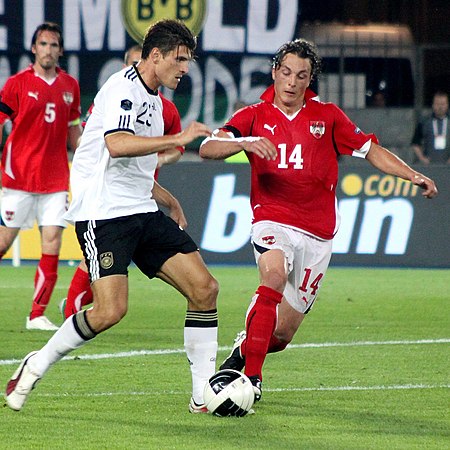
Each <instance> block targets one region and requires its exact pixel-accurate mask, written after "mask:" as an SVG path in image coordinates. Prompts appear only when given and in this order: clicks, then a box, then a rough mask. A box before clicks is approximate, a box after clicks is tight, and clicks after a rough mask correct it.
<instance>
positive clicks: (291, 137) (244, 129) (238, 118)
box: [200, 39, 437, 398]
mask: <svg viewBox="0 0 450 450" xmlns="http://www.w3.org/2000/svg"><path fill="white" fill-rule="evenodd" d="M320 65H321V61H320V57H319V56H318V54H317V52H316V48H315V46H314V45H313V44H312V43H310V42H307V41H305V40H302V39H298V40H295V41H292V42H288V43H286V44H285V45H283V46H282V47H281V48H280V49H279V51H278V52H277V54H276V55H275V57H274V60H273V67H272V78H273V80H274V83H273V85H272V86H270V87H269V88H268V89H267V90H266V91H265V92H264V93H263V95H262V96H261V100H262V102H261V103H258V104H256V105H251V106H248V107H245V108H243V109H241V110H239V111H237V112H236V113H235V114H234V115H233V117H232V118H231V119H230V120H229V121H228V122H227V123H226V124H225V125H224V126H223V127H222V128H220V129H219V130H216V131H215V132H214V134H213V136H212V137H210V138H207V139H205V140H204V141H203V144H202V146H201V149H200V155H201V156H202V157H204V158H213V159H223V158H226V157H228V156H230V155H233V154H236V153H238V152H240V151H242V150H244V151H245V152H246V154H247V157H248V159H249V161H250V165H251V206H252V210H253V226H252V244H253V247H254V253H255V258H256V261H257V264H258V268H259V275H260V286H259V287H258V288H257V290H256V294H255V296H254V297H253V299H252V302H251V304H250V306H249V308H248V310H247V316H246V331H245V332H241V333H239V334H238V337H237V339H236V341H235V345H234V347H233V350H232V353H231V354H230V356H229V357H228V358H227V359H226V360H225V362H224V363H223V364H222V366H221V369H225V368H232V369H237V370H242V368H243V367H244V365H245V374H246V375H247V376H249V377H250V379H251V380H252V382H253V385H254V389H255V393H256V394H257V398H258V397H259V396H260V395H261V380H262V366H263V363H264V360H265V357H266V354H267V353H270V352H276V351H281V350H283V349H284V348H285V347H286V346H287V344H288V343H289V342H290V341H291V340H292V338H293V336H294V334H295V333H296V331H297V329H298V327H299V326H300V324H301V322H302V320H303V318H304V316H305V314H306V313H308V311H309V310H310V309H311V307H312V305H313V303H314V301H315V299H316V297H317V293H318V291H319V288H320V285H321V283H322V280H323V277H324V275H325V272H326V270H327V267H328V264H329V261H330V257H331V240H332V238H333V236H334V235H335V233H336V231H337V229H338V227H339V213H338V211H337V208H336V197H335V191H336V185H337V182H338V163H337V159H338V156H340V155H351V156H356V157H360V158H366V159H367V160H368V161H369V162H370V163H371V164H372V165H373V166H375V167H376V168H378V169H380V170H382V171H383V172H385V173H388V174H391V175H395V176H399V177H402V178H404V179H406V180H410V181H411V182H412V183H414V184H417V185H419V186H420V187H422V188H423V189H424V192H423V195H425V196H426V197H429V198H431V197H433V196H435V195H436V194H437V189H436V186H435V184H434V182H433V181H432V180H430V179H429V178H427V177H425V176H424V175H422V174H420V173H418V172H416V171H414V170H413V169H411V168H410V167H409V166H408V165H406V164H405V163H404V162H403V161H402V160H400V159H399V158H397V157H396V156H394V155H393V154H392V153H391V152H389V151H388V150H387V149H385V148H383V147H381V146H380V145H378V143H377V141H376V138H375V137H374V136H372V135H367V134H365V133H363V132H362V131H361V130H359V128H357V127H356V126H355V125H354V124H353V123H352V122H351V121H350V120H349V118H348V117H347V116H346V115H345V114H344V113H343V112H342V111H341V110H340V109H339V108H338V107H337V106H335V105H333V104H331V103H322V102H320V101H319V100H318V98H317V97H316V95H315V94H314V93H313V92H312V91H311V90H310V89H309V85H310V83H311V81H312V80H313V78H315V77H316V76H317V75H318V74H319V72H320Z"/></svg>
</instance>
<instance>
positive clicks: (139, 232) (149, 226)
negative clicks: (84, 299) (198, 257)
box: [75, 211, 198, 282]
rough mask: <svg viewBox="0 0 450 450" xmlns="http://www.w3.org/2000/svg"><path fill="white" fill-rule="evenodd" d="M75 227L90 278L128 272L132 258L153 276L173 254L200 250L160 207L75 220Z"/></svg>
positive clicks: (145, 272)
mask: <svg viewBox="0 0 450 450" xmlns="http://www.w3.org/2000/svg"><path fill="white" fill-rule="evenodd" d="M75 230H76V233H77V237H78V242H79V243H80V246H81V249H82V251H83V255H84V258H85V259H86V264H87V266H88V269H89V276H90V279H91V282H93V281H95V280H97V279H99V278H102V277H106V276H109V275H127V274H128V266H129V265H130V263H131V261H133V262H134V263H135V264H136V266H137V267H139V269H140V270H141V271H142V273H144V274H145V275H147V276H148V277H149V278H153V277H154V276H155V275H156V273H157V272H158V271H159V269H160V268H161V266H162V265H163V264H164V263H165V262H166V261H167V260H168V259H169V258H171V257H172V256H174V255H176V254H177V253H191V252H195V251H197V250H198V247H197V245H196V244H195V242H194V241H193V240H192V238H191V237H190V236H189V235H188V234H187V233H186V232H185V231H184V230H182V229H181V228H180V227H179V226H178V225H177V223H176V222H175V221H173V220H172V219H171V218H170V217H167V216H166V215H165V214H164V213H163V212H161V211H156V212H150V213H144V214H135V215H132V216H125V217H117V218H115V219H106V220H88V221H83V222H76V224H75Z"/></svg>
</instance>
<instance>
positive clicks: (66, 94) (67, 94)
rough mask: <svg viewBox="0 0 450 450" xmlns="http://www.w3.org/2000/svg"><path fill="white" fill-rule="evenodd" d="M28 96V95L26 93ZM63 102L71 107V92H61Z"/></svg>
mask: <svg viewBox="0 0 450 450" xmlns="http://www.w3.org/2000/svg"><path fill="white" fill-rule="evenodd" d="M28 95H30V93H29V92H28ZM63 100H64V102H65V104H66V105H71V104H72V103H73V94H72V92H63Z"/></svg>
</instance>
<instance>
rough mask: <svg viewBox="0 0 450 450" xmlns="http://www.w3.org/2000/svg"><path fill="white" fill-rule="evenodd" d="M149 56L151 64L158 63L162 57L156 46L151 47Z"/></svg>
mask: <svg viewBox="0 0 450 450" xmlns="http://www.w3.org/2000/svg"><path fill="white" fill-rule="evenodd" d="M149 58H150V59H151V61H152V62H153V64H158V62H159V61H160V59H161V58H162V53H161V51H160V50H159V48H158V47H154V48H152V51H151V52H150V55H149Z"/></svg>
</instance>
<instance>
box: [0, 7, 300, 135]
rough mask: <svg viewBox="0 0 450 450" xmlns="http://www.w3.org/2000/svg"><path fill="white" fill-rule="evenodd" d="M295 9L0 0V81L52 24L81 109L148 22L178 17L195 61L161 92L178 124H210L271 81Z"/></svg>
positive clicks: (295, 21)
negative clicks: (190, 38)
mask: <svg viewBox="0 0 450 450" xmlns="http://www.w3.org/2000/svg"><path fill="white" fill-rule="evenodd" d="M299 14H300V0H298V1H297V0H0V86H3V84H4V83H5V81H6V79H7V78H8V77H9V76H10V75H12V74H14V73H16V72H17V71H19V70H21V69H22V68H24V67H25V66H27V65H28V64H29V63H30V61H31V60H32V58H31V56H32V55H31V53H30V47H31V37H32V34H33V32H34V30H35V28H36V27H37V26H38V25H39V24H40V23H42V22H44V21H47V20H48V21H54V22H57V23H59V24H60V25H61V26H62V28H63V33H64V56H63V58H62V59H61V66H62V67H63V68H64V69H65V70H67V71H68V72H69V73H70V74H71V75H73V76H75V77H76V78H77V79H78V80H79V82H80V87H81V94H82V99H83V105H82V106H83V109H84V110H86V108H87V107H88V106H89V104H90V102H91V100H92V98H93V97H94V95H95V94H96V92H97V91H98V89H99V88H100V87H101V86H102V85H103V83H104V82H105V81H106V80H107V79H108V77H109V76H110V75H111V74H112V73H114V72H116V71H118V70H120V69H121V68H122V64H123V56H124V51H125V50H126V49H127V48H128V47H129V46H131V45H133V44H135V43H136V42H141V41H142V38H143V36H144V34H145V31H146V30H147V28H148V26H149V25H151V24H152V23H154V22H155V21H156V20H159V19H162V18H176V19H180V20H183V21H184V22H185V23H186V24H187V25H188V26H189V27H190V28H191V29H192V30H193V31H194V32H195V33H196V34H198V35H199V40H198V51H197V56H198V58H197V60H196V62H194V63H192V65H191V67H190V72H189V74H188V75H186V76H185V77H184V78H183V80H182V82H181V83H180V86H179V87H178V89H177V92H176V93H173V92H172V91H168V90H165V92H164V93H165V94H166V95H167V96H168V97H169V98H172V97H173V98H174V101H175V102H176V104H177V106H178V107H179V109H180V112H181V115H182V121H183V125H185V124H187V123H189V122H190V121H191V120H202V121H205V122H206V123H208V124H209V125H210V126H211V127H213V128H214V127H216V126H217V125H218V124H220V123H223V122H224V120H225V119H226V118H227V117H229V116H230V115H231V113H232V112H233V107H234V104H235V102H236V100H238V99H240V100H242V101H244V102H253V101H256V100H257V99H258V98H259V95H260V94H261V92H262V90H263V89H264V87H265V86H267V85H268V84H269V83H270V82H271V76H270V70H271V65H270V63H271V57H272V55H273V54H274V53H275V51H276V50H277V48H278V47H279V46H280V45H282V44H283V43H284V42H286V41H288V40H290V39H292V38H294V36H295V32H296V29H297V27H298V21H299Z"/></svg>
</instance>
